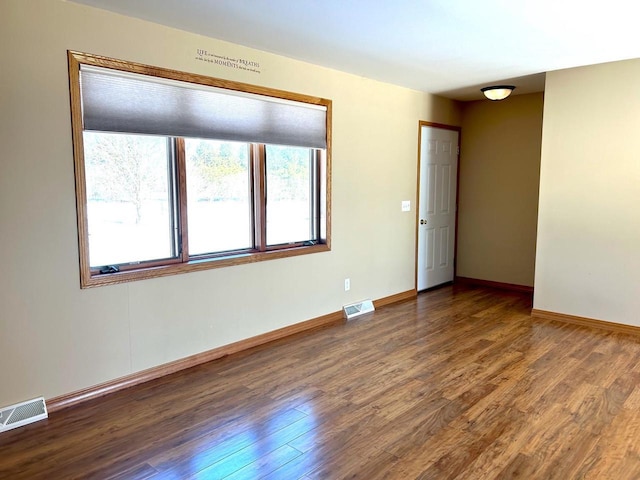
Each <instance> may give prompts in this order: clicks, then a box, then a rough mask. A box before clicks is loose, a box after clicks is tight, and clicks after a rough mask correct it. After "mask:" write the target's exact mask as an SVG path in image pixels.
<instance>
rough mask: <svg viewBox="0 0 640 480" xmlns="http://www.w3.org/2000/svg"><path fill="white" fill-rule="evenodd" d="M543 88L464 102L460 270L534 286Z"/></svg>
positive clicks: (463, 274) (461, 273)
mask: <svg viewBox="0 0 640 480" xmlns="http://www.w3.org/2000/svg"><path fill="white" fill-rule="evenodd" d="M542 106H543V96H542V93H536V94H530V95H514V96H513V97H510V98H508V99H507V100H505V101H502V102H489V101H487V100H481V101H476V102H467V103H465V104H464V105H463V114H462V137H461V140H462V145H461V155H460V191H459V205H458V257H457V268H456V274H457V275H458V276H461V277H470V278H476V279H482V280H491V281H494V282H503V283H511V284H516V285H526V286H533V276H534V263H535V255H536V221H537V220H536V217H537V209H538V182H539V171H540V143H541V138H542Z"/></svg>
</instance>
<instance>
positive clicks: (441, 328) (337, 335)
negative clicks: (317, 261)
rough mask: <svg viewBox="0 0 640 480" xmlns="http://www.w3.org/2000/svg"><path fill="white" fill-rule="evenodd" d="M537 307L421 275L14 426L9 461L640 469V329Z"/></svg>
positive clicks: (84, 469)
mask: <svg viewBox="0 0 640 480" xmlns="http://www.w3.org/2000/svg"><path fill="white" fill-rule="evenodd" d="M530 309H531V299H530V296H529V295H527V294H523V293H511V292H505V291H500V290H492V289H488V288H473V287H468V286H449V287H445V288H442V289H439V290H435V291H431V292H428V293H424V294H421V295H419V296H418V298H417V299H416V300H411V301H408V302H404V303H401V304H397V305H392V306H389V307H385V308H383V309H380V310H378V311H377V312H375V313H374V314H371V315H369V316H365V317H360V318H359V319H356V320H353V321H351V322H349V323H348V324H344V325H339V326H336V327H331V328H326V329H324V330H320V331H317V332H313V333H310V334H307V335H302V336H297V337H293V338H289V339H284V340H280V341H278V342H274V343H272V344H269V345H266V346H263V347H259V348H256V349H253V350H251V351H248V352H244V353H241V354H237V355H233V356H230V357H227V358H224V359H220V360H217V361H214V362H211V363H208V364H206V365H201V366H199V367H195V368H192V369H190V370H187V371H184V372H180V373H177V374H174V375H171V376H167V377H164V378H162V379H159V380H155V381H152V382H149V383H146V384H144V385H139V386H137V387H133V388H130V389H128V390H124V391H121V392H118V393H116V394H113V395H111V396H108V397H105V398H103V399H99V400H95V401H92V402H89V403H86V404H83V405H81V406H78V407H74V408H70V409H67V410H63V411H60V412H57V413H54V414H52V415H51V416H50V418H49V419H48V420H46V421H43V422H40V423H37V424H33V425H30V426H28V427H24V428H22V429H17V430H14V431H10V432H6V433H4V434H0V478H3V479H5V478H10V479H39V478H47V479H58V478H59V479H73V478H83V479H84V478H96V479H107V478H108V479H153V480H160V479H217V478H227V479H256V478H267V479H287V480H288V479H305V480H310V479H342V478H362V479H367V480H369V479H382V478H386V479H414V478H415V479H494V478H525V479H556V478H557V479H573V478H594V479H596V478H597V479H616V480H621V479H637V478H640V339H638V338H636V337H632V336H629V335H625V334H621V333H609V332H605V331H599V330H595V329H590V328H587V327H580V326H574V325H565V324H561V323H555V322H551V321H543V320H535V321H532V319H531V318H530V315H529V312H530Z"/></svg>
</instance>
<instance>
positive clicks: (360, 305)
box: [342, 300, 375, 320]
mask: <svg viewBox="0 0 640 480" xmlns="http://www.w3.org/2000/svg"><path fill="white" fill-rule="evenodd" d="M374 310H375V308H374V306H373V302H372V301H371V300H363V301H362V302H357V303H352V304H351V305H345V306H344V307H342V311H343V312H344V318H346V319H347V320H351V319H352V318H355V317H359V316H360V315H364V314H365V313H369V312H373V311H374Z"/></svg>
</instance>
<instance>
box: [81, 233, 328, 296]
mask: <svg viewBox="0 0 640 480" xmlns="http://www.w3.org/2000/svg"><path fill="white" fill-rule="evenodd" d="M330 250H331V248H330V246H329V245H327V244H320V245H312V246H304V247H296V248H287V249H283V250H271V251H267V252H259V253H245V254H238V255H231V256H227V257H218V258H207V259H201V260H192V261H189V262H187V263H174V264H170V265H161V266H156V267H147V268H140V269H137V270H127V271H124V272H116V273H104V274H101V273H95V274H92V273H91V272H86V274H84V272H82V273H83V274H81V278H80V286H81V288H92V287H101V286H103V285H115V284H118V283H126V282H135V281H137V280H145V279H148V278H156V277H167V276H169V275H179V274H182V273H189V272H199V271H202V270H211V269H214V268H223V267H231V266H234V265H244V264H247V263H254V262H263V261H265V260H275V259H277V258H287V257H296V256H298V255H308V254H312V253H320V252H328V251H330Z"/></svg>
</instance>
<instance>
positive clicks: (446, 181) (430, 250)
mask: <svg viewBox="0 0 640 480" xmlns="http://www.w3.org/2000/svg"><path fill="white" fill-rule="evenodd" d="M458 139H459V133H458V131H457V130H449V129H445V128H438V127H433V126H426V125H422V126H421V127H420V183H419V198H418V258H417V286H416V287H417V289H418V291H420V290H425V289H427V288H431V287H435V286H437V285H440V284H443V283H447V282H451V281H453V276H454V254H455V228H456V208H457V206H456V189H457V178H458Z"/></svg>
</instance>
